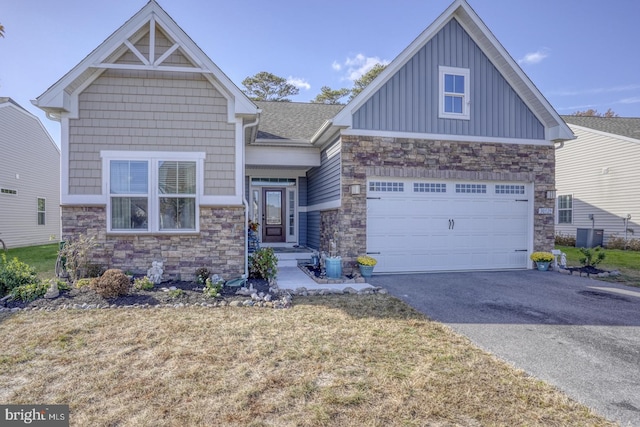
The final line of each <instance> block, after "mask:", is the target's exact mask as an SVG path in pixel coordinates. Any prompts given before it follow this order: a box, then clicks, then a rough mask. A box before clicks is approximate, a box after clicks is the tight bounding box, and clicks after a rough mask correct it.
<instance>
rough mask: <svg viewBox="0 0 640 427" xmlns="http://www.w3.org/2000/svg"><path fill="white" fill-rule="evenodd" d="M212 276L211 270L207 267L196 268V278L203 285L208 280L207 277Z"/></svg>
mask: <svg viewBox="0 0 640 427" xmlns="http://www.w3.org/2000/svg"><path fill="white" fill-rule="evenodd" d="M209 276H211V272H210V271H209V269H208V268H207V267H200V268H198V269H197V270H196V280H197V282H198V283H200V284H201V285H204V284H205V283H206V282H207V279H208V278H209Z"/></svg>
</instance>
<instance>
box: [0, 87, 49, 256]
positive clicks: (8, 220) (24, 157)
mask: <svg viewBox="0 0 640 427" xmlns="http://www.w3.org/2000/svg"><path fill="white" fill-rule="evenodd" d="M0 150H1V153H2V155H0V239H2V240H3V241H4V242H5V244H6V245H7V246H8V247H9V248H15V247H20V246H32V245H40V244H46V243H50V242H51V241H52V236H53V238H55V240H56V241H57V240H58V239H59V238H60V150H59V149H58V147H57V146H56V144H55V142H54V141H53V139H51V136H50V135H49V133H48V132H47V131H46V129H45V128H44V126H43V125H42V123H41V122H40V120H38V118H37V117H36V116H34V115H33V114H31V113H29V112H28V111H27V110H25V109H24V108H22V107H21V106H20V105H18V104H17V103H16V102H15V101H13V100H12V99H11V98H6V97H4V98H2V97H0Z"/></svg>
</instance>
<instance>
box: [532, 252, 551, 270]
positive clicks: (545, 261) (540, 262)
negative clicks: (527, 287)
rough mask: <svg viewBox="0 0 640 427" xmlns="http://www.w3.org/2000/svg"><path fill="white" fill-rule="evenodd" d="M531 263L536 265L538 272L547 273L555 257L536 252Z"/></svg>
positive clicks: (546, 253)
mask: <svg viewBox="0 0 640 427" xmlns="http://www.w3.org/2000/svg"><path fill="white" fill-rule="evenodd" d="M529 258H531V261H533V262H535V263H536V266H537V267H538V270H540V271H547V270H548V269H549V264H551V261H553V259H554V256H553V254H552V253H551V252H534V253H532V254H531V256H530V257H529Z"/></svg>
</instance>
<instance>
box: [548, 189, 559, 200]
mask: <svg viewBox="0 0 640 427" xmlns="http://www.w3.org/2000/svg"><path fill="white" fill-rule="evenodd" d="M556 192H557V190H547V199H555V198H556Z"/></svg>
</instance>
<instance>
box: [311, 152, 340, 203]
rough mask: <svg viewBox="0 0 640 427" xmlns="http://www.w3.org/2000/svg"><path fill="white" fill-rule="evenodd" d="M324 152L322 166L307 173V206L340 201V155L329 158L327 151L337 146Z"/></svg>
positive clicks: (321, 157)
mask: <svg viewBox="0 0 640 427" xmlns="http://www.w3.org/2000/svg"><path fill="white" fill-rule="evenodd" d="M339 143H340V142H339V141H336V142H334V143H333V144H331V146H330V147H328V148H327V149H325V150H323V151H322V153H321V155H320V166H318V167H315V168H312V169H311V170H309V171H308V172H307V206H313V205H316V204H319V203H325V202H330V201H334V200H339V199H340V153H337V154H335V155H333V156H332V157H329V156H328V155H327V150H332V149H333V148H335V144H339Z"/></svg>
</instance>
